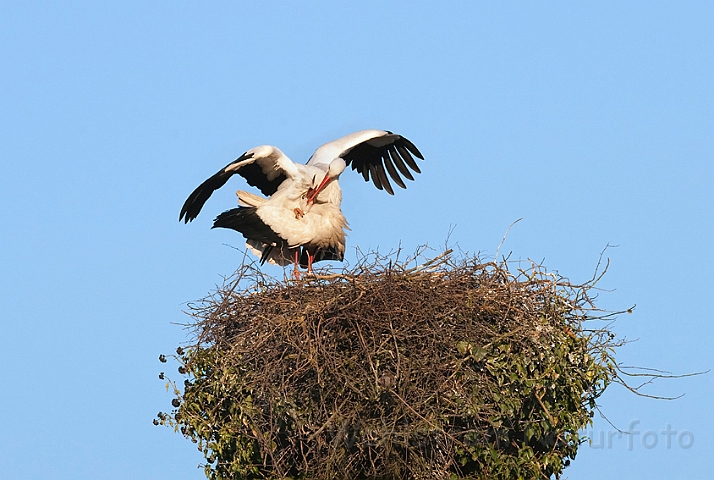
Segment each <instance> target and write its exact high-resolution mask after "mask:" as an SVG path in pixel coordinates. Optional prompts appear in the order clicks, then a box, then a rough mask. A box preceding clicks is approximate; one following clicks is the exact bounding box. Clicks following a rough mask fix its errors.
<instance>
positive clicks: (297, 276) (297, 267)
mask: <svg viewBox="0 0 714 480" xmlns="http://www.w3.org/2000/svg"><path fill="white" fill-rule="evenodd" d="M293 265H294V266H295V271H294V272H293V273H294V274H295V280H300V248H299V247H298V248H296V249H295V250H293Z"/></svg>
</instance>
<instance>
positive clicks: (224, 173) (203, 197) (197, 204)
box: [179, 153, 253, 223]
mask: <svg viewBox="0 0 714 480" xmlns="http://www.w3.org/2000/svg"><path fill="white" fill-rule="evenodd" d="M252 156H253V154H252V153H244V154H243V155H241V156H240V157H238V158H237V159H236V160H234V161H232V162H231V163H229V164H228V165H226V166H225V167H223V168H222V169H220V170H219V171H218V173H216V174H215V175H213V176H212V177H210V178H209V179H208V180H206V181H205V182H203V183H202V184H201V185H199V186H198V187H196V189H195V190H194V191H193V192H191V195H189V196H188V198H187V199H186V201H185V202H184V204H183V207H182V208H181V213H180V214H179V222H180V221H181V220H183V221H184V222H186V223H188V222H190V221H192V220H193V219H194V218H196V217H197V216H198V214H199V213H201V209H202V208H203V205H204V204H205V203H206V201H207V200H208V199H209V198H210V197H211V195H212V194H213V192H215V191H216V190H218V189H219V188H221V187H222V186H223V185H225V184H226V182H227V181H228V179H229V178H231V177H232V176H233V174H234V173H236V172H235V171H232V170H228V169H229V167H230V166H231V165H234V164H236V163H238V162H242V161H244V160H248V159H250V158H252Z"/></svg>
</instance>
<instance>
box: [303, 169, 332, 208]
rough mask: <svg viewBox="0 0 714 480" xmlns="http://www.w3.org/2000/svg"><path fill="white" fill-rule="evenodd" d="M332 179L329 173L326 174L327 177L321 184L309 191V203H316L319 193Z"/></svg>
mask: <svg viewBox="0 0 714 480" xmlns="http://www.w3.org/2000/svg"><path fill="white" fill-rule="evenodd" d="M329 181H330V177H329V176H328V175H325V178H323V179H322V182H320V185H319V186H318V187H317V188H316V189H314V190H313V189H310V190H308V192H307V204H308V205H311V204H313V203H315V199H316V198H317V194H318V193H320V192H321V191H322V189H323V188H325V185H327V182H329Z"/></svg>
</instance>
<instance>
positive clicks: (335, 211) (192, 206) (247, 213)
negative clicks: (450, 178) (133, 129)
mask: <svg viewBox="0 0 714 480" xmlns="http://www.w3.org/2000/svg"><path fill="white" fill-rule="evenodd" d="M412 155H414V156H416V157H417V158H419V159H422V160H423V158H424V157H423V156H422V154H421V153H420V152H419V150H418V149H417V148H416V147H415V146H414V144H413V143H412V142H410V141H409V140H407V139H406V138H404V137H402V136H401V135H397V134H394V133H392V132H389V131H385V130H362V131H360V132H355V133H352V134H350V135H347V136H345V137H342V138H340V139H338V140H335V141H332V142H329V143H326V144H324V145H322V146H321V147H319V148H318V149H317V150H316V151H315V153H314V154H313V155H312V156H311V157H310V159H309V160H308V162H307V163H306V164H304V165H303V164H299V163H294V162H293V161H292V160H290V159H289V158H288V157H287V156H286V155H285V154H284V153H283V152H281V151H280V150H279V149H278V148H277V147H273V146H270V145H262V146H259V147H255V148H253V149H251V150H248V151H247V152H245V153H244V154H243V155H241V156H240V157H238V158H237V159H236V160H235V161H233V162H231V163H229V164H228V165H226V167H224V168H222V169H221V170H219V171H218V173H216V174H215V175H213V176H212V177H211V178H209V179H208V180H206V181H205V182H203V183H202V184H201V185H199V186H198V188H196V190H194V191H193V193H191V195H190V196H189V197H188V199H186V202H185V203H184V205H183V208H182V209H181V214H180V215H179V221H181V220H184V221H185V223H188V222H190V221H192V220H193V219H194V218H196V217H197V216H198V214H199V212H200V211H201V208H203V205H204V204H205V203H206V200H208V198H209V197H210V196H211V194H212V193H213V192H214V191H215V190H217V189H219V188H220V187H222V186H223V185H225V183H226V182H227V181H228V179H229V178H230V177H231V176H232V175H233V174H234V173H237V174H239V175H240V176H242V177H243V178H245V179H246V181H247V182H248V184H249V185H252V186H254V187H257V188H258V189H259V190H260V191H261V193H262V194H263V195H266V196H267V197H268V198H263V197H261V196H259V195H254V194H252V193H249V192H245V191H242V190H239V191H238V192H236V193H237V195H238V201H239V204H240V205H241V206H239V207H238V208H233V209H231V210H227V211H225V212H223V213H221V214H220V215H218V217H216V219H215V220H214V222H213V228H216V227H221V228H230V229H233V230H237V231H238V232H240V233H241V234H243V236H244V237H245V238H246V240H247V242H246V245H247V246H248V247H249V248H250V249H251V250H252V251H253V252H254V253H256V254H257V255H258V256H260V261H261V264H263V263H265V262H266V261H268V262H269V263H273V264H278V265H288V264H290V263H291V262H293V263H294V264H295V276H296V278H299V277H300V273H299V272H300V271H299V267H298V266H302V267H306V268H307V270H308V272H311V271H312V264H313V263H314V262H319V261H321V260H339V261H342V259H343V258H344V253H345V229H346V228H347V229H348V228H349V227H348V226H347V221H346V220H345V217H344V215H342V211H341V210H340V203H341V201H342V191H341V189H340V186H339V184H338V178H339V176H340V174H341V173H342V172H343V171H344V169H345V168H346V167H347V166H349V165H351V166H352V170H356V171H358V172H359V173H361V174H362V176H363V177H364V179H365V181H369V179H370V178H371V179H372V182H374V185H375V186H376V187H377V188H378V189H379V190H385V191H386V192H387V193H389V194H390V195H393V194H394V191H393V190H392V186H391V184H390V183H389V178H388V177H387V173H388V174H389V177H391V179H392V180H393V181H394V183H396V184H397V185H399V186H400V187H402V188H406V185H405V184H404V181H403V180H402V178H401V176H400V174H401V175H403V176H404V177H405V178H408V179H409V180H414V177H413V176H412V174H411V172H410V171H409V169H410V168H411V170H413V171H414V172H416V173H421V171H420V170H419V167H418V166H417V164H416V162H415V161H414V158H413V157H412ZM385 170H386V171H385Z"/></svg>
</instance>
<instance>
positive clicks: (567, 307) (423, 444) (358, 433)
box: [159, 252, 614, 478]
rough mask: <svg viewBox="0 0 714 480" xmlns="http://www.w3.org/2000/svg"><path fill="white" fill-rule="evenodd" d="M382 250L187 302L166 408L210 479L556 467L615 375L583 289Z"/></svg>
mask: <svg viewBox="0 0 714 480" xmlns="http://www.w3.org/2000/svg"><path fill="white" fill-rule="evenodd" d="M411 265H413V263H408V262H406V263H402V264H393V263H392V262H391V261H389V260H386V259H384V258H381V257H379V256H372V257H370V259H369V260H367V259H365V260H364V261H363V262H362V263H360V264H359V265H357V267H355V268H353V269H352V270H350V271H348V272H344V273H341V274H333V275H322V276H319V275H318V276H317V277H314V278H308V279H307V280H304V281H298V282H295V281H277V280H273V279H270V278H268V277H265V276H263V275H262V274H260V273H259V272H258V271H257V270H255V269H253V268H252V267H250V266H245V267H243V268H242V269H241V270H240V271H239V272H238V274H237V276H236V277H234V278H232V279H229V280H228V281H227V282H226V284H225V285H224V286H223V287H221V288H220V289H219V290H218V291H217V292H216V293H215V294H213V295H211V296H209V297H207V298H206V299H204V300H203V301H202V302H200V303H198V304H195V305H192V306H191V312H190V314H191V315H192V316H193V319H194V323H193V324H192V327H193V329H194V332H195V335H196V336H195V341H194V342H192V344H191V346H190V347H188V348H186V349H179V350H178V353H179V355H178V356H177V358H178V359H179V361H180V362H181V363H182V366H181V367H180V368H179V371H180V372H181V373H184V374H185V375H186V377H187V378H186V380H185V382H184V389H183V390H184V391H183V392H182V393H181V392H180V391H179V390H178V389H176V393H177V400H175V401H174V402H175V403H174V405H175V406H178V408H177V410H175V411H174V412H173V413H172V414H170V415H169V414H160V415H159V417H160V419H161V423H168V424H173V425H175V426H176V428H180V429H181V431H182V432H183V433H184V435H186V436H187V437H189V438H191V439H192V440H193V441H195V442H197V443H198V446H199V449H201V450H202V451H203V452H204V454H205V455H206V458H207V464H206V466H205V469H206V474H207V475H208V476H209V478H286V477H292V478H464V477H468V478H517V477H521V478H539V477H540V478H549V477H550V476H552V475H553V474H555V475H556V476H559V475H560V473H561V472H562V469H563V468H564V467H565V466H567V465H568V464H569V459H571V458H574V457H575V454H576V452H577V448H578V446H579V444H580V443H581V441H582V439H581V438H580V437H579V435H578V431H579V430H581V429H582V428H584V427H585V426H587V425H588V424H589V422H590V417H591V416H592V410H593V408H595V399H596V398H597V397H598V396H599V395H600V394H601V393H602V392H603V390H604V389H605V387H606V386H607V385H608V383H609V382H610V381H611V380H612V376H613V374H614V371H613V363H612V359H611V357H610V356H609V352H610V350H611V347H612V346H613V345H612V344H611V343H610V341H611V339H612V335H611V334H610V333H609V332H607V331H606V330H600V329H595V330H589V329H585V328H584V327H583V321H584V320H586V319H588V318H591V317H592V316H593V312H595V310H594V307H593V305H592V302H591V299H590V297H589V296H588V291H589V289H591V288H592V286H593V284H594V281H593V282H589V283H587V284H585V285H581V286H573V285H570V284H569V283H568V282H567V281H566V280H565V279H563V278H561V277H559V276H557V275H553V274H549V273H547V272H545V271H544V269H543V268H542V267H540V266H538V265H529V266H528V268H527V269H525V270H520V269H519V271H518V273H517V274H515V275H514V274H513V273H511V272H510V271H509V269H508V266H507V264H506V263H505V262H504V263H498V264H496V263H481V262H480V261H479V260H478V259H477V258H466V259H463V258H462V259H456V260H455V259H453V258H452V256H451V255H450V254H449V252H447V253H446V254H443V255H441V256H439V257H437V259H435V260H432V261H431V262H429V263H427V264H425V265H424V264H422V265H421V266H419V267H415V268H414V267H412V268H410V266H411Z"/></svg>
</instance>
